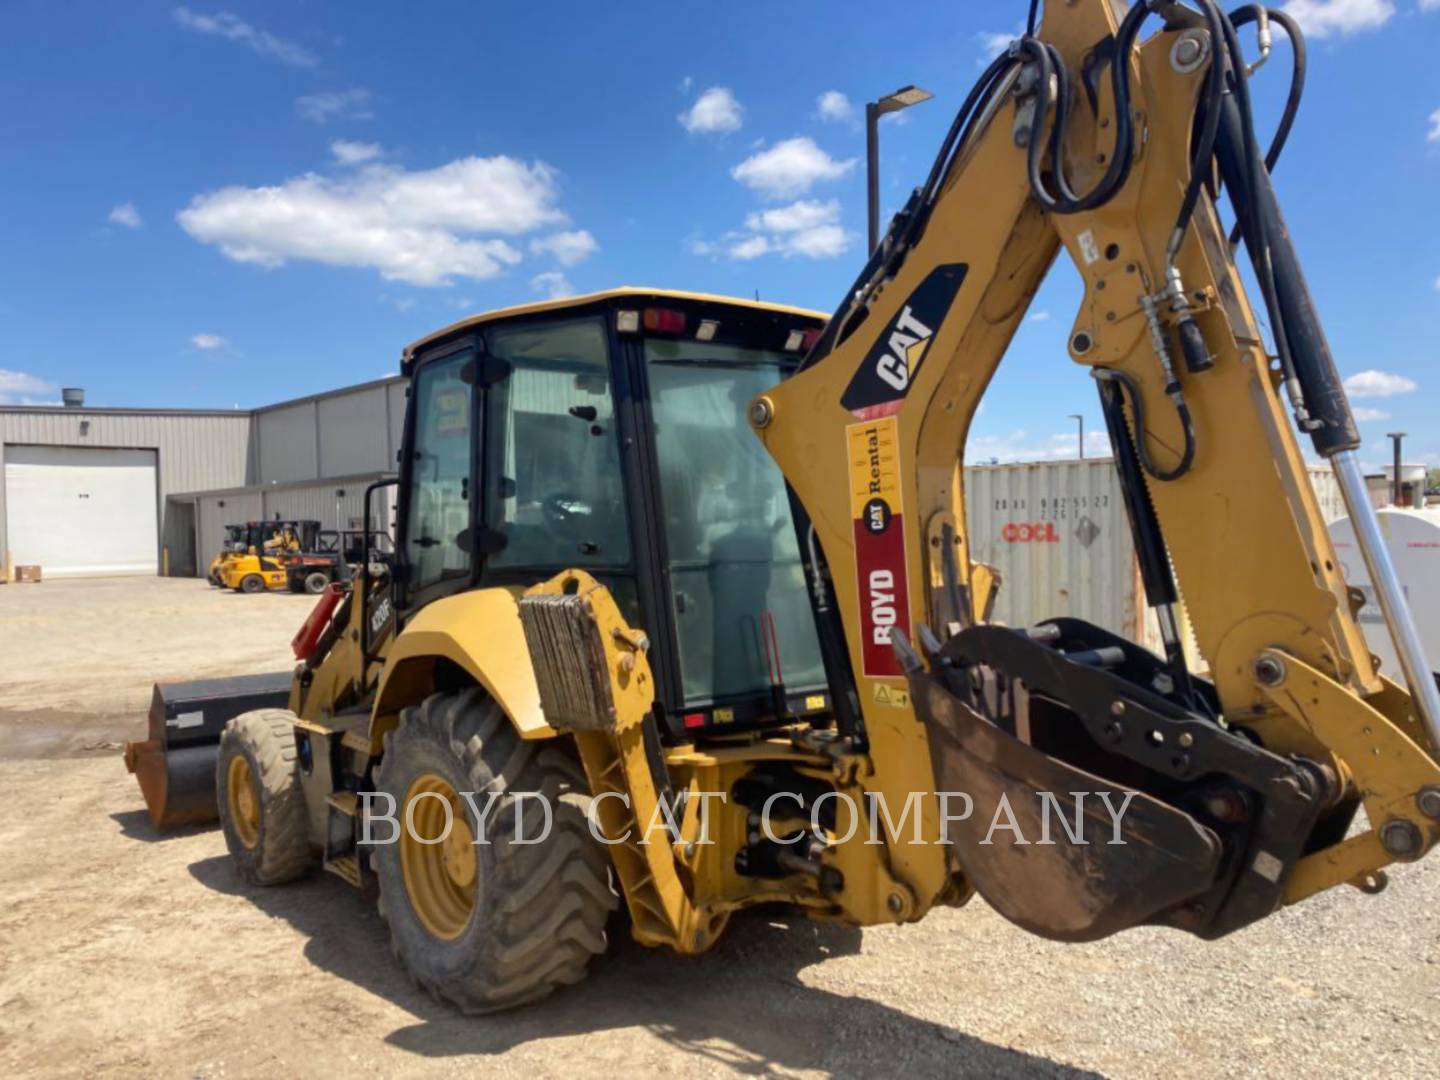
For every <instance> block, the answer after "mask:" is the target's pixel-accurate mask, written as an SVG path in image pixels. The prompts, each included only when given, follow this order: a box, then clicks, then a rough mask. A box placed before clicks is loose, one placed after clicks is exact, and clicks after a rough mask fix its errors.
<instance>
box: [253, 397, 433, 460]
mask: <svg viewBox="0 0 1440 1080" xmlns="http://www.w3.org/2000/svg"><path fill="white" fill-rule="evenodd" d="M405 386H406V383H405V380H404V379H400V378H396V379H391V380H387V381H385V382H375V383H368V384H366V385H364V386H360V387H356V388H354V389H348V390H337V391H334V392H333V393H329V394H322V395H319V396H316V397H313V398H302V399H301V400H299V401H290V402H282V403H281V404H279V405H272V406H269V407H267V408H264V409H258V410H256V412H255V446H256V453H255V457H256V468H255V478H254V480H253V481H252V483H257V484H296V483H303V482H304V481H307V480H324V479H325V478H327V477H336V476H359V475H361V474H364V473H381V472H390V471H393V470H394V468H395V460H396V458H395V454H396V451H398V450H399V449H400V433H401V429H402V427H403V425H404V420H405Z"/></svg>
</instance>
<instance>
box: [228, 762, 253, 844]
mask: <svg viewBox="0 0 1440 1080" xmlns="http://www.w3.org/2000/svg"><path fill="white" fill-rule="evenodd" d="M225 787H226V793H227V797H228V802H229V803H230V823H231V824H232V825H234V826H235V835H236V836H237V837H239V838H240V842H241V843H242V844H244V845H245V846H246V847H247V848H253V847H254V846H255V844H256V843H257V842H258V841H259V839H260V800H259V799H257V798H256V797H255V777H254V774H253V773H251V771H250V759H249V758H247V757H246V756H245V755H244V754H236V755H235V756H234V757H233V758H231V759H230V768H229V770H228V771H227V773H226V782H225Z"/></svg>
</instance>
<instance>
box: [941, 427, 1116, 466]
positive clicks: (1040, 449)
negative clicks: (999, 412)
mask: <svg viewBox="0 0 1440 1080" xmlns="http://www.w3.org/2000/svg"><path fill="white" fill-rule="evenodd" d="M1076 451H1077V433H1076V431H1075V430H1073V429H1072V430H1070V431H1061V432H1056V433H1054V434H1052V435H1049V436H1045V435H1032V434H1031V433H1029V432H1027V431H1025V430H1024V429H1017V430H1015V431H1011V432H1007V433H1006V434H1004V435H971V436H970V438H969V439H968V440H966V443H965V463H966V464H967V465H985V464H989V463H990V462H992V461H998V462H1008V461H1056V460H1063V459H1066V458H1074V457H1075V456H1076ZM1111 453H1113V450H1112V448H1111V446H1110V436H1109V435H1108V434H1107V433H1106V432H1105V431H1104V430H1103V429H1097V428H1095V427H1092V426H1090V425H1087V426H1086V431H1085V456H1086V457H1108V456H1110V454H1111Z"/></svg>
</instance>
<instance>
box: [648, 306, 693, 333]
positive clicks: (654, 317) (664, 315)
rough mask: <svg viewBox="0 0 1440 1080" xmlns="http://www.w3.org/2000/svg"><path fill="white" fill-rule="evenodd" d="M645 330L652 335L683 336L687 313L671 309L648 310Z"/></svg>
mask: <svg viewBox="0 0 1440 1080" xmlns="http://www.w3.org/2000/svg"><path fill="white" fill-rule="evenodd" d="M645 329H646V330H648V331H650V332H651V333H652V334H683V333H684V332H685V313H684V312H683V311H674V310H671V309H670V308H653V307H650V308H646V309H645Z"/></svg>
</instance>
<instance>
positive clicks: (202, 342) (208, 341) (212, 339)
mask: <svg viewBox="0 0 1440 1080" xmlns="http://www.w3.org/2000/svg"><path fill="white" fill-rule="evenodd" d="M190 344H191V345H193V346H195V348H197V349H206V350H208V349H219V348H223V347H224V346H226V345H228V344H230V343H229V342H228V341H226V340H225V339H224V338H223V337H221V336H220V335H219V334H194V335H192V336H191V338H190Z"/></svg>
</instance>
